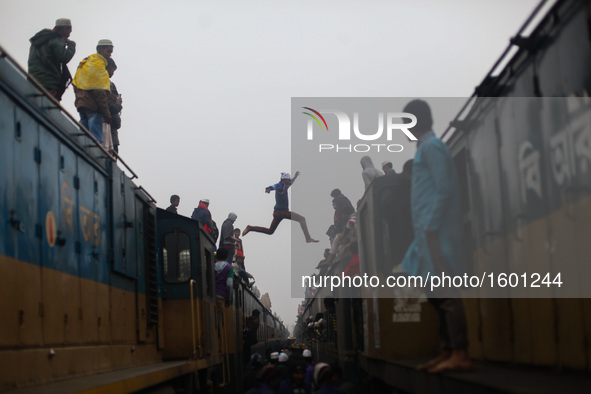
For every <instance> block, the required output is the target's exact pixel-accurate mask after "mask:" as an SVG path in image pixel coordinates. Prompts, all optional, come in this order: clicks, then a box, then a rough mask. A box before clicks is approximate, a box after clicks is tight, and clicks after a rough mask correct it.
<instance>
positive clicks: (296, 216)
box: [289, 212, 318, 243]
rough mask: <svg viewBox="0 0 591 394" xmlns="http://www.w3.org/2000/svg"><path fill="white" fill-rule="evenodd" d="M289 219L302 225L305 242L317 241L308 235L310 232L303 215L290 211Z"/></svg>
mask: <svg viewBox="0 0 591 394" xmlns="http://www.w3.org/2000/svg"><path fill="white" fill-rule="evenodd" d="M289 219H291V220H295V221H296V222H299V223H300V226H301V227H302V231H303V232H304V236H305V237H306V242H308V243H310V242H318V240H316V239H312V237H311V236H310V232H309V231H308V225H307V224H306V218H305V217H303V216H302V215H300V214H297V213H295V212H291V215H290V217H289Z"/></svg>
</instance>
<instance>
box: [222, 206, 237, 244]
mask: <svg viewBox="0 0 591 394" xmlns="http://www.w3.org/2000/svg"><path fill="white" fill-rule="evenodd" d="M237 217H238V216H237V215H236V214H235V213H234V212H230V213H229V214H228V218H227V219H226V220H224V223H222V233H221V236H220V248H221V247H223V246H224V245H229V246H234V244H235V243H236V239H235V238H234V222H235V221H236V218H237Z"/></svg>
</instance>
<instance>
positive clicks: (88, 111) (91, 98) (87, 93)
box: [72, 40, 113, 143]
mask: <svg viewBox="0 0 591 394" xmlns="http://www.w3.org/2000/svg"><path fill="white" fill-rule="evenodd" d="M96 52H97V53H94V54H92V55H90V56H88V57H87V58H85V59H84V60H82V61H81V62H80V64H79V65H78V70H76V75H74V80H73V81H72V84H73V85H74V93H75V94H76V101H75V102H74V105H75V106H76V109H77V110H78V112H79V113H80V123H81V124H82V126H84V127H86V129H87V130H88V131H90V134H92V136H93V137H94V138H96V140H97V141H98V142H100V143H102V142H103V123H107V124H111V111H109V103H108V95H109V92H110V91H111V90H110V89H111V81H110V79H109V73H108V71H107V59H108V58H110V57H111V54H112V53H113V42H111V40H100V41H99V42H98V45H97V47H96Z"/></svg>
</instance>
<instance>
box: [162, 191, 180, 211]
mask: <svg viewBox="0 0 591 394" xmlns="http://www.w3.org/2000/svg"><path fill="white" fill-rule="evenodd" d="M180 203H181V198H180V197H179V196H177V195H176V194H173V195H172V196H170V206H169V207H168V208H166V210H167V211H168V212H172V213H176V214H178V211H177V207H178V206H179V204H180Z"/></svg>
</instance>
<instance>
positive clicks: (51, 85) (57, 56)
mask: <svg viewBox="0 0 591 394" xmlns="http://www.w3.org/2000/svg"><path fill="white" fill-rule="evenodd" d="M70 33H72V23H71V22H70V20H69V19H67V18H60V19H58V20H56V21H55V27H54V28H53V30H51V29H43V30H41V31H40V32H38V33H37V34H35V35H34V36H33V37H32V38H31V39H30V40H29V41H30V42H31V48H30V49H29V60H28V66H29V69H28V71H29V74H31V75H32V76H33V77H34V78H35V79H36V80H37V82H39V83H40V84H41V85H42V86H43V87H44V88H45V89H47V90H48V91H49V93H51V95H52V96H53V97H55V98H56V100H57V101H61V99H62V95H63V94H64V92H65V91H66V89H67V87H68V85H69V84H70V81H71V80H72V75H70V70H68V66H67V64H68V62H69V61H70V60H72V57H74V54H75V53H76V43H75V42H74V41H72V40H70V39H69V37H70Z"/></svg>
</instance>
